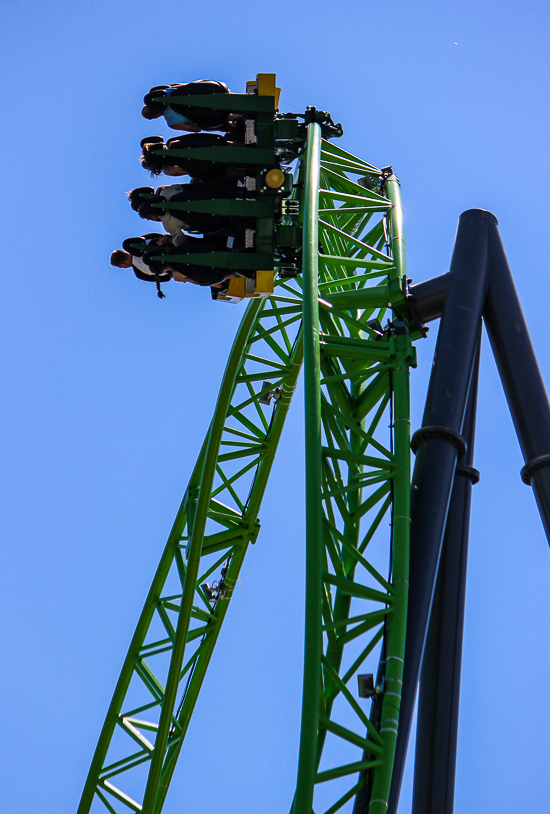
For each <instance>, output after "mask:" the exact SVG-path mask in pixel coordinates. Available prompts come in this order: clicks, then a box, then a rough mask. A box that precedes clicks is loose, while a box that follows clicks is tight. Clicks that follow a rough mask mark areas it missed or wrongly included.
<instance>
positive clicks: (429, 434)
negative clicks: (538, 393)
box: [388, 209, 496, 814]
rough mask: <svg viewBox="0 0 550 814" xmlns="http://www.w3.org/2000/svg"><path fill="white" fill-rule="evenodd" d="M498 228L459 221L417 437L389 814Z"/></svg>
mask: <svg viewBox="0 0 550 814" xmlns="http://www.w3.org/2000/svg"><path fill="white" fill-rule="evenodd" d="M495 223H496V218H495V217H494V215H492V214H491V213H490V212H486V211H484V210H480V209H470V210H468V211H467V212H464V213H463V214H462V215H461V216H460V219H459V222H458V231H457V236H456V241H455V247H454V251H453V258H452V261H451V277H452V279H451V281H450V285H449V290H448V294H447V298H446V302H445V308H444V311H443V317H442V320H441V325H440V328H439V335H438V339H437V347H436V352H435V358H434V365H433V368H432V375H431V379H430V385H429V389H428V398H427V401H426V408H425V411H424V418H423V422H422V429H420V430H419V431H418V432H416V433H415V435H414V436H413V442H416V446H417V457H416V464H415V468H414V474H413V479H412V491H411V560H410V577H409V579H410V585H409V609H408V618H407V643H406V647H405V664H404V674H403V694H402V698H401V711H400V715H399V733H398V736H397V745H396V752H395V760H394V770H393V776H392V787H391V792H390V799H389V805H388V814H395V812H396V810H397V805H398V802H399V792H400V788H401V780H402V777H403V769H404V766H405V758H406V753H407V745H408V740H409V734H410V728H411V722H412V716H413V711H414V702H415V697H416V687H417V683H418V676H419V672H420V664H421V660H422V652H423V649H424V642H425V639H426V632H427V628H428V618H429V613H430V607H431V604H432V597H433V592H434V587H435V581H436V575H437V568H438V564H439V557H440V552H441V544H442V540H443V533H444V530H445V522H446V519H447V508H448V505H449V499H450V494H451V487H452V482H453V476H454V472H455V467H456V463H457V459H458V458H459V457H461V453H463V451H464V445H463V442H462V440H461V437H460V435H459V432H460V430H461V429H462V421H463V417H464V411H465V408H466V399H467V395H468V388H469V384H470V379H471V374H472V367H473V364H474V356H475V350H476V345H477V341H478V328H479V322H480V319H481V314H482V310H483V304H484V301H485V295H486V290H487V285H486V282H487V275H486V267H487V246H488V240H487V233H488V229H489V225H490V224H495ZM413 448H414V443H413Z"/></svg>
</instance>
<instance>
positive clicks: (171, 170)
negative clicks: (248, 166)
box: [141, 133, 246, 183]
mask: <svg viewBox="0 0 550 814" xmlns="http://www.w3.org/2000/svg"><path fill="white" fill-rule="evenodd" d="M225 146H233V142H231V141H229V140H228V138H227V136H219V135H217V134H216V133H187V135H185V136H177V137H175V138H171V139H168V141H167V142H166V144H164V142H163V140H162V138H161V137H160V136H148V137H146V138H144V139H142V141H141V148H142V153H141V165H142V167H143V168H144V169H146V170H149V172H150V173H151V175H160V174H161V173H164V174H165V175H170V176H180V175H190V176H191V178H196V179H199V180H200V181H212V182H215V183H218V182H220V181H222V180H223V181H224V182H225V181H229V180H231V179H233V180H236V179H239V178H244V176H245V175H246V171H245V170H244V169H243V168H240V167H235V166H233V165H231V164H224V163H221V162H219V161H206V160H204V159H200V158H188V157H185V158H184V157H182V156H171V155H169V154H168V152H167V151H168V150H170V149H172V150H182V149H195V148H199V149H200V148H205V147H206V148H211V147H225ZM155 153H159V154H158V155H156V154H155Z"/></svg>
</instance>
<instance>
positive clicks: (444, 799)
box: [412, 324, 481, 814]
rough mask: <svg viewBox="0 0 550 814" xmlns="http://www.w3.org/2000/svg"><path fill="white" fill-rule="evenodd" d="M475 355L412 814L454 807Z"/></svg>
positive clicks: (429, 653)
mask: <svg viewBox="0 0 550 814" xmlns="http://www.w3.org/2000/svg"><path fill="white" fill-rule="evenodd" d="M479 338H480V340H481V324H480V325H479ZM479 351H480V342H479V344H478V350H477V357H476V363H475V366H474V370H473V373H472V381H471V383H470V391H469V394H468V405H467V407H466V414H465V416H464V423H463V426H462V435H463V437H464V439H465V441H466V445H467V447H466V455H465V456H464V458H463V459H462V461H461V462H460V464H459V465H458V466H457V469H456V471H455V476H454V482H453V490H452V493H451V501H450V504H449V512H448V514H447V525H446V529H445V536H444V538H443V547H442V551H441V559H440V562H439V569H438V574H437V583H436V587H435V592H434V598H433V603H432V609H431V613H430V623H429V627H428V635H427V639H426V647H425V649H424V658H423V660H422V670H421V673H420V686H419V698H418V725H417V733H416V753H415V762H414V789H413V804H412V814H453V808H454V785H455V768H456V748H457V735H458V708H459V699H460V674H461V665H462V637H463V630H464V603H465V594H466V566H467V561H468V539H469V529H470V503H471V493H472V484H473V483H474V482H476V478H478V477H479V475H478V474H477V473H476V470H475V469H473V467H472V464H473V449H474V436H475V420H476V407H477V385H478V374H479Z"/></svg>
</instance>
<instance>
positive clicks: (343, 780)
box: [78, 124, 414, 814]
mask: <svg viewBox="0 0 550 814" xmlns="http://www.w3.org/2000/svg"><path fill="white" fill-rule="evenodd" d="M381 175H382V174H381V171H380V170H379V169H377V168H376V167H373V166H372V165H370V164H367V163H366V162H364V161H362V160H361V159H358V158H356V157H355V156H352V155H351V154H349V153H347V152H345V151H344V150H342V149H340V148H339V147H336V146H335V145H334V144H332V143H329V142H325V141H322V139H321V130H320V127H319V125H317V124H311V125H309V127H308V144H307V150H306V153H305V155H304V157H303V159H302V161H301V166H300V167H299V170H298V178H299V181H300V184H299V186H300V196H299V197H300V207H301V213H302V221H303V227H304V245H303V259H304V262H303V275H302V277H300V278H298V279H296V280H294V281H279V284H278V287H277V289H276V293H275V295H274V296H273V297H271V298H270V299H269V300H261V299H256V300H251V301H250V303H249V305H248V307H247V309H246V312H245V314H244V316H243V320H242V322H241V325H240V327H239V330H238V332H237V335H236V337H235V340H234V343H233V347H232V349H231V352H230V355H229V360H228V363H227V367H226V370H225V374H224V377H223V381H222V384H221V388H220V392H219V396H218V401H217V404H216V408H215V411H214V415H213V418H212V422H211V424H210V428H209V431H208V434H207V436H206V438H205V441H204V444H203V447H202V450H201V453H200V455H199V458H198V460H197V462H196V464H195V468H194V470H193V474H192V475H191V478H190V481H189V484H188V486H187V489H186V491H185V494H184V498H183V501H182V504H181V506H180V509H179V511H178V514H177V516H176V520H175V522H174V525H173V528H172V531H171V533H170V536H169V538H168V542H167V544H166V547H165V549H164V553H163V555H162V558H161V561H160V564H159V566H158V569H157V573H156V574H155V578H154V580H153V584H152V586H151V589H150V591H149V594H148V596H147V599H146V601H145V605H144V608H143V611H142V614H141V617H140V619H139V622H138V625H137V628H136V631H135V634H134V637H133V639H132V642H131V644H130V648H129V650H128V654H127V656H126V659H125V661H124V664H123V667H122V671H121V674H120V678H119V680H118V683H117V686H116V688H115V692H114V695H113V699H112V701H111V705H110V707H109V710H108V712H107V716H106V719H105V723H104V725H103V729H102V731H101V735H100V738H99V742H98V745H97V748H96V752H95V755H94V758H93V761H92V765H91V768H90V772H89V774H88V778H87V781H86V785H85V787H84V792H83V795H82V799H81V802H80V806H79V808H78V814H87V812H89V811H91V810H92V811H109V812H111V814H120V812H127V811H143V812H146V814H159V812H160V811H161V810H162V807H163V804H164V801H165V798H166V794H167V792H168V789H169V785H170V780H171V778H172V774H173V772H174V770H175V767H176V763H177V759H178V756H179V754H180V751H181V750H182V748H184V741H185V736H186V733H187V729H188V726H189V724H190V721H191V716H192V713H193V710H194V707H195V704H196V702H197V699H198V696H199V693H200V690H201V686H202V682H203V679H204V676H205V674H206V670H207V668H208V666H209V663H210V659H211V657H212V654H213V650H214V646H215V644H216V641H217V638H218V635H219V632H220V630H221V627H222V624H223V621H224V618H225V615H226V612H227V610H228V607H229V603H230V601H231V597H232V594H233V590H234V588H235V585H236V582H237V579H238V576H239V572H240V569H241V565H242V563H243V560H244V557H245V554H246V551H247V549H248V545H249V544H250V543H254V542H255V541H256V537H257V535H258V532H259V529H260V525H259V520H258V516H259V511H260V508H261V503H262V499H263V496H264V493H265V490H266V486H267V482H268V479H269V474H270V471H271V466H272V463H273V459H274V456H275V453H276V451H277V446H278V442H279V439H280V437H281V434H282V431H283V427H284V424H285V420H286V416H287V413H288V409H289V406H290V403H291V399H292V396H293V393H294V390H295V387H296V382H297V378H298V374H299V372H300V368H301V366H302V363H303V362H304V361H305V374H304V376H305V378H304V387H305V398H306V435H305V444H306V502H307V506H306V538H307V539H306V559H307V574H306V623H305V663H304V702H303V710H302V729H301V741H300V756H299V765H298V778H297V787H296V793H295V796H294V801H293V802H292V801H290V800H289V806H293V811H294V814H310V813H311V811H312V810H315V812H317V814H319V812H321V811H323V812H325V814H333V812H336V811H338V810H340V809H342V810H348V811H349V810H351V806H352V804H353V798H354V797H355V795H356V794H357V793H360V794H362V795H364V797H365V799H366V800H367V801H369V802H370V808H369V811H370V812H371V814H385V811H386V807H387V805H386V804H387V797H388V793H389V784H390V779H391V772H392V763H393V754H394V749H395V738H396V732H397V723H398V716H399V701H400V688H401V676H402V668H403V652H404V645H405V623H406V607H407V587H408V582H407V580H408V550H409V491H410V452H409V434H410V433H409V428H410V422H409V367H410V366H411V365H412V364H413V363H414V349H413V347H412V345H411V342H410V338H409V336H408V332H407V330H406V327H405V325H403V323H402V326H401V327H400V329H399V330H393V329H392V328H390V329H387V330H384V331H381V330H380V329H379V325H381V324H382V323H383V321H384V320H385V319H386V317H388V318H389V319H390V320H394V319H401V317H403V316H405V317H406V314H407V310H406V305H405V298H404V296H403V289H404V283H405V244H404V236H403V216H402V207H401V199H400V190H399V183H398V181H397V179H396V178H395V176H393V175H389V176H384V183H383V187H382V188H381V187H380V185H379V179H380V177H381ZM358 177H367V178H371V179H372V182H373V183H372V185H371V186H372V187H373V188H372V189H370V188H368V186H365V185H364V184H365V182H362V183H361V184H359V183H357V178H358ZM354 178H355V179H356V180H353V179H354ZM216 307H219V306H216ZM376 320H378V322H377V321H376ZM367 323H369V324H367ZM304 357H305V360H304ZM265 382H268V384H265V385H264V383H265ZM268 394H274V395H273V396H272V398H271V401H270V403H265V402H266V401H269V395H268ZM266 396H268V398H266ZM207 582H208V583H210V586H209V588H203V587H202V586H203V585H205V583H207ZM358 673H359V674H364V673H373V674H374V676H375V678H376V684H377V685H378V687H379V692H378V694H377V695H376V696H375V698H374V700H372V701H371V700H370V699H366V698H359V697H358V690H357V686H358V685H357V678H356V676H357V674H358ZM182 768H183V767H182ZM213 771H214V772H215V768H213ZM182 802H183V803H184V802H185V801H182Z"/></svg>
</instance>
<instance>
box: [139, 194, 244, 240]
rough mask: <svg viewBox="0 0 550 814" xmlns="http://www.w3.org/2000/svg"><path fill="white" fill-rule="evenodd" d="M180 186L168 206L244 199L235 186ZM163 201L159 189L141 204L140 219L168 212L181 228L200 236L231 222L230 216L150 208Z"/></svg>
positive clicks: (168, 208)
mask: <svg viewBox="0 0 550 814" xmlns="http://www.w3.org/2000/svg"><path fill="white" fill-rule="evenodd" d="M180 186H181V187H182V190H181V192H177V193H176V194H175V195H171V196H170V198H169V199H168V201H167V202H168V203H169V204H172V203H187V202H188V201H212V200H223V199H230V200H236V199H237V198H244V194H245V190H244V188H243V187H237V186H228V187H221V188H219V187H218V188H216V187H212V186H207V185H199V184H181V185H180ZM168 189H169V187H168ZM164 200H165V198H164V195H163V192H162V189H160V192H158V195H156V196H154V197H152V198H148V199H147V200H146V201H144V202H143V203H142V204H141V206H140V208H139V214H140V215H141V217H144V218H147V216H148V215H157V216H158V215H160V214H162V213H164V212H169V213H170V214H171V215H172V216H173V217H174V218H177V219H178V220H180V221H182V228H184V229H186V230H187V231H190V232H200V233H202V234H204V233H206V232H214V231H216V230H218V229H221V228H222V227H223V226H224V225H226V224H227V223H228V222H229V221H231V220H232V218H231V216H228V215H211V214H209V213H208V212H185V211H184V210H182V209H178V208H176V207H174V208H172V207H171V206H168V207H167V208H166V209H157V208H155V207H153V206H152V204H153V203H161V202H162V201H164Z"/></svg>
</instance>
